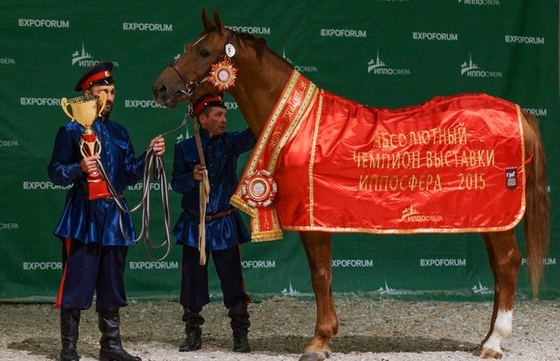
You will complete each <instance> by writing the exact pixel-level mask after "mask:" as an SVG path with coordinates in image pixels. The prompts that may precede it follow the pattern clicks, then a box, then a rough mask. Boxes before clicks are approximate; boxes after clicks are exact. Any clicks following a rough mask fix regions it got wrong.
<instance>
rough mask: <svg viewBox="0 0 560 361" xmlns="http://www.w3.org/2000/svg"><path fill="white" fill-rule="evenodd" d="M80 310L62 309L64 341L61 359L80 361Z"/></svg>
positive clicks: (61, 321)
mask: <svg viewBox="0 0 560 361" xmlns="http://www.w3.org/2000/svg"><path fill="white" fill-rule="evenodd" d="M80 314H81V311H80V310H67V309H64V308H61V309H60V340H61V341H62V351H60V361H78V360H79V359H80V356H78V351H77V348H76V345H77V343H78V335H79V326H80Z"/></svg>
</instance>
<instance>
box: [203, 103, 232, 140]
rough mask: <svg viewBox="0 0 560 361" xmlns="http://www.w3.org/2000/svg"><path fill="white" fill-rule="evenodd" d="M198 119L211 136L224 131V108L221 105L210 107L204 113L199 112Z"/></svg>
mask: <svg viewBox="0 0 560 361" xmlns="http://www.w3.org/2000/svg"><path fill="white" fill-rule="evenodd" d="M198 121H199V122H200V125H201V126H202V128H204V129H206V130H207V131H208V133H209V134H210V136H211V137H215V136H217V135H222V134H224V132H225V131H226V110H225V109H224V108H222V107H212V108H210V111H209V112H208V115H206V114H200V115H199V116H198Z"/></svg>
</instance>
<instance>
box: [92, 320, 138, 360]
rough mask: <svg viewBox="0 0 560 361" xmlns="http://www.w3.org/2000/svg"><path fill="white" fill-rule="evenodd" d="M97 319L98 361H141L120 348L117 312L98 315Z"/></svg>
mask: <svg viewBox="0 0 560 361" xmlns="http://www.w3.org/2000/svg"><path fill="white" fill-rule="evenodd" d="M98 317H99V322H98V326H99V331H101V340H100V341H99V344H100V345H101V350H100V351H99V361H142V359H141V358H140V357H138V356H132V355H130V354H129V353H128V352H126V351H125V349H123V347H122V343H121V336H120V331H119V324H120V317H119V312H118V311H116V312H111V313H103V314H102V313H99V314H98Z"/></svg>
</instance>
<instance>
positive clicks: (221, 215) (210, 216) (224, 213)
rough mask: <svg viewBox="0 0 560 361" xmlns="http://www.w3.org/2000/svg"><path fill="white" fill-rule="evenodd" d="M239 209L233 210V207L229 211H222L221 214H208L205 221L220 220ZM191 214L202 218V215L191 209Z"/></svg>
mask: <svg viewBox="0 0 560 361" xmlns="http://www.w3.org/2000/svg"><path fill="white" fill-rule="evenodd" d="M236 210H237V209H235V208H233V207H229V208H228V209H226V210H225V211H220V212H215V213H207V214H206V217H204V220H205V221H206V222H208V221H211V220H213V219H218V218H222V217H225V216H229V215H230V214H232V213H233V212H235V211H236ZM188 211H189V213H190V214H192V215H193V216H197V217H200V214H199V213H198V212H197V211H193V210H191V209H188Z"/></svg>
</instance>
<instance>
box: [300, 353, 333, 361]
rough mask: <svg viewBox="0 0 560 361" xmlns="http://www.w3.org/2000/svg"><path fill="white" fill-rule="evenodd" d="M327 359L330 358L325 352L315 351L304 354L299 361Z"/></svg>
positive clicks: (321, 360)
mask: <svg viewBox="0 0 560 361" xmlns="http://www.w3.org/2000/svg"><path fill="white" fill-rule="evenodd" d="M327 357H329V355H328V354H326V353H325V352H316V351H314V352H310V353H306V354H303V355H302V356H301V357H300V358H299V361H324V360H325V359H326V358H327Z"/></svg>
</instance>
